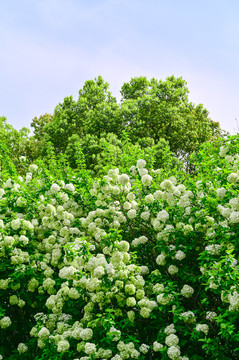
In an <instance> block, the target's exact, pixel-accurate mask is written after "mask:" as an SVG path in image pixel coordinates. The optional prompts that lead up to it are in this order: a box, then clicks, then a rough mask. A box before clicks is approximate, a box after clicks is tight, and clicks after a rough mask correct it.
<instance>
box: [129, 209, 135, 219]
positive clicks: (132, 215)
mask: <svg viewBox="0 0 239 360" xmlns="http://www.w3.org/2000/svg"><path fill="white" fill-rule="evenodd" d="M136 215H137V213H136V210H135V209H131V210H129V211H128V212H127V216H128V218H129V219H134V218H136Z"/></svg>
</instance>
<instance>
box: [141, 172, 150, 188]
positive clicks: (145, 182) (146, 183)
mask: <svg viewBox="0 0 239 360" xmlns="http://www.w3.org/2000/svg"><path fill="white" fill-rule="evenodd" d="M152 180H153V178H152V176H150V175H148V174H145V175H143V176H142V178H141V181H142V184H143V185H144V186H149V185H150V184H151V182H152Z"/></svg>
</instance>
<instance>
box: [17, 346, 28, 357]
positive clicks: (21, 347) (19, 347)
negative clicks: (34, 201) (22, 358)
mask: <svg viewBox="0 0 239 360" xmlns="http://www.w3.org/2000/svg"><path fill="white" fill-rule="evenodd" d="M27 350H28V347H27V346H26V345H25V344H24V343H20V344H18V347H17V351H18V352H19V354H23V353H25V352H26V351H27Z"/></svg>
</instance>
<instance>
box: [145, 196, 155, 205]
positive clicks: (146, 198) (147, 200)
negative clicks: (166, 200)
mask: <svg viewBox="0 0 239 360" xmlns="http://www.w3.org/2000/svg"><path fill="white" fill-rule="evenodd" d="M145 202H146V203H148V204H152V203H153V202H154V196H153V194H148V195H146V196H145Z"/></svg>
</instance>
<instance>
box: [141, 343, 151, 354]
mask: <svg viewBox="0 0 239 360" xmlns="http://www.w3.org/2000/svg"><path fill="white" fill-rule="evenodd" d="M139 351H140V352H142V353H143V354H147V352H148V351H149V345H146V344H141V345H140V347H139Z"/></svg>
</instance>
